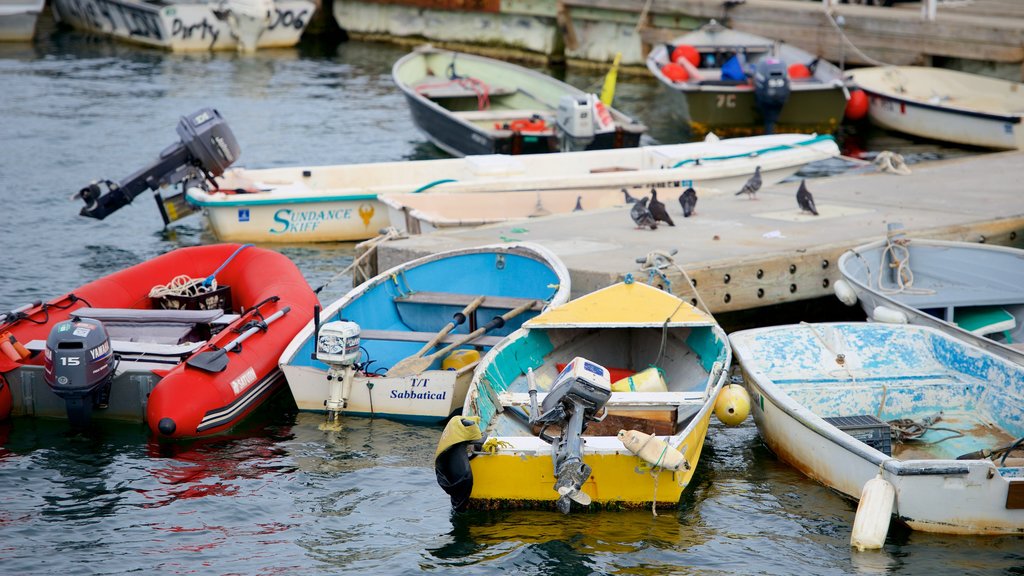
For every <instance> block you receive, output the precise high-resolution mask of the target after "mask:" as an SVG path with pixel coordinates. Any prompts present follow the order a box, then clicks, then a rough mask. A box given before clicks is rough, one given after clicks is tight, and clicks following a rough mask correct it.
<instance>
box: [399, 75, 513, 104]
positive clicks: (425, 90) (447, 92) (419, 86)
mask: <svg viewBox="0 0 1024 576" xmlns="http://www.w3.org/2000/svg"><path fill="white" fill-rule="evenodd" d="M481 88H482V89H483V90H486V93H487V95H488V96H507V95H509V94H515V93H516V92H517V91H518V89H516V88H509V87H506V86H492V85H488V84H487V83H486V82H483V83H482V85H481ZM412 89H413V90H415V91H416V93H417V94H419V95H420V96H423V97H425V98H430V99H431V100H437V99H440V98H476V97H477V92H476V91H475V90H473V89H472V87H471V85H468V84H467V85H462V84H459V83H457V82H455V81H453V80H448V79H447V78H438V77H437V76H427V77H426V78H424V79H423V80H421V81H419V82H417V83H416V84H415V85H413V86H412Z"/></svg>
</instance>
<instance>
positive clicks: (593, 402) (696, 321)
mask: <svg viewBox="0 0 1024 576" xmlns="http://www.w3.org/2000/svg"><path fill="white" fill-rule="evenodd" d="M731 362H732V351H731V348H730V347H729V341H728V338H727V337H726V335H725V333H724V332H723V331H722V329H721V328H720V327H719V326H718V324H717V323H716V322H715V320H714V319H713V318H712V317H711V316H709V315H707V314H705V313H703V312H701V311H699V310H697V309H696V308H694V307H693V306H691V305H690V304H688V303H687V302H684V301H683V300H680V299H679V298H677V297H675V296H673V295H671V294H669V293H667V292H663V291H661V290H658V289H657V288H654V287H651V286H648V285H646V284H640V283H633V282H632V280H631V279H627V281H626V282H625V283H620V284H615V285H613V286H610V287H607V288H604V289H601V290H598V291H596V292H593V293H591V294H588V295H586V296H583V297H581V298H578V299H576V300H573V301H571V302H568V303H566V304H562V305H560V306H557V307H554V308H552V309H551V310H549V311H547V312H545V313H542V314H540V315H539V316H536V317H534V318H532V319H530V320H529V321H527V322H525V323H524V324H523V326H522V328H520V329H519V330H517V331H516V332H514V333H512V334H511V335H509V336H508V337H507V338H506V339H505V340H504V341H503V342H502V343H500V344H499V345H497V346H495V347H494V348H493V349H492V350H491V351H490V352H488V354H487V355H486V356H485V357H484V358H483V360H481V362H480V364H479V366H478V367H477V369H476V371H475V372H474V375H473V380H472V382H471V383H470V390H469V393H468V395H467V397H466V402H465V404H464V405H463V413H462V416H461V417H457V418H453V419H452V420H451V421H449V423H448V426H447V427H446V428H445V432H444V434H443V435H442V438H441V442H440V444H439V446H438V449H437V453H436V455H435V469H436V472H437V477H438V483H439V484H440V485H441V487H442V488H444V489H445V491H446V492H448V493H449V495H450V496H451V498H452V505H453V507H454V508H455V509H456V510H461V509H465V508H467V507H475V508H488V507H504V506H507V507H517V506H527V507H532V506H538V505H553V506H556V507H557V508H558V509H559V510H561V511H563V512H568V511H569V510H570V508H571V506H572V504H571V503H572V502H577V503H578V504H582V505H590V504H591V503H593V504H595V505H601V506H605V507H638V506H644V505H650V504H651V503H652V502H653V503H654V504H655V505H657V506H676V505H678V502H679V498H680V496H681V494H682V492H683V490H684V489H685V488H686V486H687V485H688V484H689V482H690V479H691V477H692V476H693V473H694V469H695V468H696V465H697V461H698V460H699V458H700V453H701V449H702V447H703V444H704V437H705V435H706V433H707V429H708V424H709V421H710V418H711V413H712V411H713V410H714V407H715V402H716V400H717V399H718V397H719V393H720V392H721V391H722V390H723V383H724V380H725V379H726V377H727V373H728V371H729V370H728V369H729V367H730V364H731ZM563 364H564V365H565V366H563ZM531 381H532V382H533V383H534V388H535V390H536V392H535V393H531V392H530V382H531ZM627 446H631V447H632V450H631V448H629V447H627ZM634 450H635V451H636V452H637V453H634ZM638 454H639V455H638Z"/></svg>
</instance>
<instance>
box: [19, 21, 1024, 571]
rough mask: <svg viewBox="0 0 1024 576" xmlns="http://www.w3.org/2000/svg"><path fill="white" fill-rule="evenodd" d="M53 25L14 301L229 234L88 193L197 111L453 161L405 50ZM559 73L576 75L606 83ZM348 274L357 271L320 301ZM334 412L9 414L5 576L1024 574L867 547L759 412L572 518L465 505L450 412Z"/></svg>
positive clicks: (1018, 564) (378, 153)
mask: <svg viewBox="0 0 1024 576" xmlns="http://www.w3.org/2000/svg"><path fill="white" fill-rule="evenodd" d="M43 26H44V28H45V29H44V34H42V35H41V38H39V39H37V41H36V42H35V43H34V44H10V45H0V83H2V87H0V141H2V142H3V145H2V149H3V152H2V154H0V183H2V185H0V256H2V261H3V263H4V271H3V273H2V274H0V310H8V309H10V308H12V307H15V306H18V305H20V304H23V303H26V302H29V301H32V300H37V299H43V300H45V299H48V298H50V297H53V296H56V295H58V294H61V293H64V292H67V291H69V290H71V289H73V288H74V287H76V286H79V285H81V284H83V283H85V282H87V281H90V280H93V279H95V278H97V277H100V276H103V275H105V274H108V273H111V272H114V271H116V270H119V269H122V268H124V267H127V266H129V265H132V264H136V263H139V262H143V261H145V260H147V259H149V258H151V257H153V256H155V255H158V254H161V253H164V252H167V251H169V250H172V249H174V248H177V247H181V246H191V245H196V244H204V243H210V242H214V241H215V239H214V238H213V236H212V235H211V234H210V232H209V230H208V229H207V228H206V227H205V224H204V222H203V220H202V218H200V217H198V216H191V217H189V218H187V219H185V220H183V221H181V222H179V223H177V224H175V225H173V226H172V227H170V228H169V229H166V230H165V229H164V228H163V227H162V226H161V223H160V217H159V213H158V211H157V207H156V206H155V205H154V203H153V201H152V200H151V199H150V198H149V197H148V194H146V195H143V196H140V197H138V198H137V199H136V201H135V202H134V203H133V204H132V205H130V206H127V207H126V208H124V209H122V210H120V211H119V212H117V213H115V214H113V215H111V216H110V217H108V218H107V219H106V220H104V221H96V220H92V219H87V218H83V217H80V216H79V215H78V211H79V209H80V207H81V202H80V201H77V200H73V199H71V198H70V197H71V196H72V194H74V193H75V192H77V191H78V190H79V189H80V188H81V187H83V186H84V185H86V184H88V183H89V182H90V181H92V180H94V179H110V180H115V181H116V180H119V179H121V178H124V177H125V176H127V175H128V174H130V173H132V172H133V171H135V170H137V169H139V168H141V167H143V166H145V165H146V164H148V163H149V162H151V161H153V160H155V159H156V158H157V156H158V154H159V153H160V151H161V150H163V149H164V148H166V147H167V146H169V145H171V144H174V143H176V142H177V141H178V137H177V134H176V132H175V126H176V125H177V122H178V119H179V117H181V116H183V115H185V114H188V113H191V112H193V111H195V110H198V109H199V108H202V107H207V106H209V107H213V108H216V109H218V110H219V111H220V112H221V114H222V115H223V116H224V118H225V119H226V120H227V122H228V123H229V125H230V126H231V127H232V129H233V131H234V133H235V135H236V136H237V138H238V140H239V142H240V144H241V148H242V155H241V159H240V162H239V164H242V165H245V166H248V167H254V168H255V167H260V168H262V167H274V166H288V165H298V164H302V165H319V164H335V163H356V162H376V161H390V160H398V159H427V158H437V157H441V156H442V153H441V152H439V151H437V150H436V149H434V148H433V147H432V146H430V145H429V144H428V143H427V142H426V140H425V139H424V138H423V136H421V135H420V134H419V133H418V132H417V131H416V130H415V128H414V127H413V125H412V124H411V121H410V119H409V113H408V110H407V108H406V105H405V102H404V100H403V98H402V96H401V95H400V93H399V92H398V91H397V90H396V89H395V88H394V86H393V84H392V82H391V77H390V70H391V64H392V63H393V62H394V61H395V60H396V59H397V58H398V57H399V56H401V55H402V54H404V53H405V52H406V50H405V49H404V48H401V47H397V46H392V45H387V44H370V43H358V42H349V43H343V44H340V45H337V46H317V45H304V46H300V47H299V48H296V49H289V50H270V51H262V52H258V53H256V54H254V55H247V56H240V55H236V54H233V53H227V54H213V55H211V54H198V55H172V54H166V53H163V52H159V51H154V50H149V49H142V48H135V47H131V46H127V45H123V44H117V43H114V42H112V41H109V40H106V39H100V38H95V37H90V36H87V35H83V34H79V33H71V32H64V31H57V30H55V29H53V28H52V24H47V23H43ZM549 72H551V73H553V74H555V75H558V76H561V77H563V78H564V79H566V80H567V81H568V82H570V83H572V84H574V85H576V86H579V87H581V88H591V89H595V88H596V87H597V86H599V83H600V81H601V75H600V74H599V73H596V72H575V71H572V70H570V71H568V72H567V71H565V70H549ZM668 102H669V99H668V98H667V94H665V93H664V92H663V91H662V90H661V89H660V87H659V86H658V85H657V84H656V83H654V82H652V81H648V80H645V79H640V78H625V77H624V78H620V81H619V84H618V89H617V92H616V101H615V105H616V107H619V108H621V109H623V110H624V111H626V112H627V113H631V114H633V115H635V116H637V117H639V118H640V119H641V120H642V121H644V122H645V123H646V124H648V126H650V127H651V139H652V141H655V142H663V143H669V142H678V141H680V140H681V139H682V138H683V137H682V136H681V135H680V133H679V130H678V127H677V126H676V125H675V124H674V123H673V122H672V118H671V114H669V113H668V108H667V107H668ZM849 144H850V146H851V147H853V148H859V149H863V150H866V151H869V152H871V151H875V152H877V151H878V150H881V149H889V150H894V151H898V152H902V153H904V154H905V155H906V156H907V157H908V159H910V160H911V161H917V160H927V159H931V158H939V157H944V156H950V155H959V154H972V153H978V152H977V151H965V150H958V149H952V148H943V147H939V146H936V145H934V144H928V143H919V142H912V141H908V140H905V139H902V138H899V137H896V136H893V135H890V134H883V133H871V132H868V133H867V134H866V135H865V134H861V135H857V136H850V137H849ZM848 149H850V148H848ZM840 164H841V163H840ZM839 169H840V168H838V167H833V165H831V164H828V163H825V164H822V165H818V166H815V167H812V168H811V169H809V174H810V175H812V176H821V175H827V174H829V173H830V172H831V171H835V170H839ZM495 240H496V241H497V240H498V239H497V238H496V239H495ZM272 248H274V249H277V250H280V251H281V252H282V253H284V254H286V255H287V256H289V257H291V258H292V259H293V260H295V262H296V263H297V264H298V266H299V267H300V269H301V270H302V271H303V272H304V273H305V274H306V276H307V278H308V280H309V282H310V284H311V285H312V286H314V287H316V286H320V285H322V284H324V283H325V282H327V281H328V280H329V279H331V278H332V277H333V276H334V275H335V274H337V273H338V272H339V271H340V270H342V269H343V268H344V267H345V266H346V265H347V264H348V263H350V262H351V260H352V255H353V246H352V245H351V244H324V245H283V246H272ZM349 284H350V279H349V278H344V277H343V278H340V279H338V280H337V281H335V282H334V283H332V284H330V285H329V286H328V288H327V289H326V290H324V292H323V293H322V294H321V298H322V300H323V301H324V302H329V301H331V300H333V299H334V298H336V297H337V296H340V295H341V294H342V293H343V292H344V291H345V290H347V289H348V288H349ZM802 319H805V318H792V320H793V321H798V320H802ZM320 423H321V418H320V417H319V416H316V415H312V414H305V413H297V412H296V411H295V410H294V405H293V404H292V403H291V402H290V398H289V397H288V396H287V393H285V394H281V395H279V396H278V397H276V398H274V399H273V401H272V402H271V403H270V404H269V405H267V406H266V407H265V408H264V409H261V411H260V412H259V413H258V414H257V415H256V416H255V417H253V418H251V419H250V420H249V421H248V422H247V423H246V425H245V426H244V427H243V428H242V429H239V430H236V431H234V432H233V433H232V434H230V435H226V436H222V437H217V438H213V439H207V440H203V441H195V442H186V443H180V444H166V445H165V444H159V443H156V442H155V441H153V440H152V439H151V438H150V436H149V435H148V432H147V430H146V428H145V427H143V426H142V425H127V424H103V425H100V426H98V427H96V428H95V429H93V430H90V431H89V432H83V433H72V432H70V431H69V430H68V428H67V426H66V424H65V423H64V422H61V421H48V420H38V419H27V418H18V419H15V420H13V421H12V422H8V423H0V573H3V574H11V575H15V574H43V573H47V574H57V573H59V574H123V573H133V572H134V573H161V574H184V573H194V574H279V573H301V574H340V573H360V574H410V573H420V572H427V573H442V574H448V573H453V574H499V573H514V574H558V575H560V576H571V575H582V574H651V575H655V574H657V575H659V576H660V575H665V574H929V575H930V574H954V573H955V574H1024V538H1022V537H1005V536H1004V537H953V536H940V535H933V534H924V533H916V532H911V531H908V530H906V529H904V528H901V527H898V526H894V528H893V529H892V530H891V531H890V535H889V538H888V540H887V542H886V545H885V548H884V549H883V550H881V551H878V552H867V553H857V552H854V551H852V550H851V548H850V546H849V537H850V531H851V527H852V523H853V519H854V513H855V505H854V504H852V503H850V502H849V501H847V500H845V499H844V498H841V497H840V496H838V495H837V494H835V493H833V492H831V491H830V490H828V489H826V488H824V487H822V486H821V485H819V484H817V483H816V482H814V481H811V480H808V479H806V478H804V477H803V476H802V475H801V474H800V473H799V472H796V471H795V470H793V469H792V468H790V467H789V466H787V465H785V464H784V463H781V462H779V461H778V460H777V458H775V456H774V455H772V454H771V452H769V451H768V450H767V449H766V448H764V446H763V445H762V444H761V442H760V441H759V439H758V436H757V432H756V429H755V428H754V426H753V424H752V422H751V421H749V420H748V421H747V423H746V424H745V425H743V426H741V427H738V428H725V427H723V426H720V425H717V424H716V425H715V426H713V428H712V429H711V430H710V432H709V435H708V440H707V446H706V448H705V451H704V455H703V457H702V458H701V461H700V463H699V470H698V474H697V476H696V477H695V481H694V483H693V484H692V485H691V487H690V488H689V490H688V491H687V492H686V494H685V495H684V497H683V500H682V501H681V502H680V504H679V507H678V508H677V509H672V510H660V511H658V514H657V515H654V514H652V512H651V510H649V509H647V510H622V511H602V512H594V513H579V514H573V515H570V516H568V517H566V516H562V515H561V514H560V513H558V512H554V511H541V510H526V511H522V510H500V511H487V512H472V513H467V514H462V515H453V514H452V513H451V512H450V507H449V501H448V498H447V496H446V495H445V494H444V493H443V492H442V491H441V490H440V488H438V487H437V485H436V483H435V479H434V473H433V467H432V456H433V451H434V447H435V446H436V442H437V439H438V437H439V435H440V432H441V430H440V428H435V427H430V426H413V425H405V424H400V423H394V422H389V421H386V420H370V419H355V418H352V419H346V420H345V421H344V425H343V429H342V430H340V431H334V432H325V431H322V430H320V428H319V424H320Z"/></svg>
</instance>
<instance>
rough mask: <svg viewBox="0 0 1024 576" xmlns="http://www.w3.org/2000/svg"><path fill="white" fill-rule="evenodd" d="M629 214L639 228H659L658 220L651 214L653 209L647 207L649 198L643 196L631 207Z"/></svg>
mask: <svg viewBox="0 0 1024 576" xmlns="http://www.w3.org/2000/svg"><path fill="white" fill-rule="evenodd" d="M629 215H630V217H631V218H633V222H634V223H636V227H637V230H639V229H641V228H643V227H645V226H650V228H651V230H657V229H658V222H657V220H655V219H654V216H651V211H650V210H649V209H648V208H647V198H641V199H640V200H637V201H636V204H633V208H632V209H630V211H629Z"/></svg>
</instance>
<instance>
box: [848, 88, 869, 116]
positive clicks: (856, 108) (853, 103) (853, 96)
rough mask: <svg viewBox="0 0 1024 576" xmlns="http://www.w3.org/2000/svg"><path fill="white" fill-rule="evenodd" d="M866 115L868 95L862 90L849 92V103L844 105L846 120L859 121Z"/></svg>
mask: <svg viewBox="0 0 1024 576" xmlns="http://www.w3.org/2000/svg"><path fill="white" fill-rule="evenodd" d="M867 113H868V95H867V94H866V93H865V92H864V91H863V90H850V101H849V102H847V103H846V118H847V119H848V120H860V119H861V118H863V117H864V116H865V115H866V114H867Z"/></svg>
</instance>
